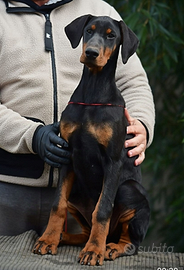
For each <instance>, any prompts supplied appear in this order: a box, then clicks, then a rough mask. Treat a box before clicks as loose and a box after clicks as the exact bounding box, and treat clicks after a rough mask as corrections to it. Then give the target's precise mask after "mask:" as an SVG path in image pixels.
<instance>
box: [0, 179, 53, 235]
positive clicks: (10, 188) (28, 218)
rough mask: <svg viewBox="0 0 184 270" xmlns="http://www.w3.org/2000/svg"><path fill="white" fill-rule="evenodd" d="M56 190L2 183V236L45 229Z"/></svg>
mask: <svg viewBox="0 0 184 270" xmlns="http://www.w3.org/2000/svg"><path fill="white" fill-rule="evenodd" d="M54 194H55V188H39V187H28V186H21V185H15V184H8V183H3V182H0V235H17V234H21V233H23V232H25V231H27V230H35V231H36V232H37V233H38V234H41V233H42V232H43V230H44V229H45V227H46V225H47V222H48V218H49V214H50V210H51V206H52V203H53V200H54Z"/></svg>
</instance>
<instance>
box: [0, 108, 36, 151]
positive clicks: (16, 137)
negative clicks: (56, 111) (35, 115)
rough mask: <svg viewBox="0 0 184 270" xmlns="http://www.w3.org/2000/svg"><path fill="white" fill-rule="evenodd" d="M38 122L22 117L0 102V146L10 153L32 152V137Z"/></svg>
mask: <svg viewBox="0 0 184 270" xmlns="http://www.w3.org/2000/svg"><path fill="white" fill-rule="evenodd" d="M40 124H41V123H40V122H35V121H32V120H30V119H26V118H25V117H22V116H21V115H20V114H19V113H16V112H14V111H13V110H11V109H8V108H7V107H6V106H4V105H2V104H1V103H0V127H1V134H0V148H2V149H3V150H5V151H8V152H10V153H19V154H21V153H23V154H28V153H34V152H33V149H32V138H33V134H34V132H35V130H36V128H37V127H38V126H39V125H40Z"/></svg>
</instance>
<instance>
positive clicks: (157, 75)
mask: <svg viewBox="0 0 184 270" xmlns="http://www.w3.org/2000/svg"><path fill="white" fill-rule="evenodd" d="M107 2H109V3H110V4H111V5H113V6H114V7H115V8H116V9H117V11H118V12H119V13H120V14H121V16H122V18H123V19H124V20H125V22H126V23H127V25H128V26H129V27H130V28H131V29H132V30H133V31H134V32H135V33H136V34H137V36H138V37H139V39H140V46H139V49H138V55H139V57H140V59H141V61H142V63H143V66H144V68H145V69H146V71H147V74H148V78H149V80H150V85H151V87H152V90H153V95H154V99H155V106H156V126H155V137H154V141H153V144H152V146H151V147H150V148H149V149H148V150H147V152H146V155H147V157H146V160H145V162H144V163H143V171H144V174H146V175H147V173H148V172H149V177H150V178H151V180H150V181H149V188H150V191H149V194H150V198H151V207H152V232H153V233H154V234H156V237H158V238H159V239H161V241H164V242H162V243H166V244H167V246H169V245H170V246H174V247H175V248H174V251H180V252H183V251H184V234H183V227H184V31H183V29H184V17H183V14H184V4H183V0H177V1H172V0H161V1H158V0H136V1H133V0H124V1H121V0H119V1H118V0H107Z"/></svg>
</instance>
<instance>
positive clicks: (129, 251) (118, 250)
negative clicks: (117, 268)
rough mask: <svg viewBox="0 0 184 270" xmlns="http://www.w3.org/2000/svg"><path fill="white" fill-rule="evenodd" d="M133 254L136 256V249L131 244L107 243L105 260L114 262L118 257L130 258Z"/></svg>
mask: <svg viewBox="0 0 184 270" xmlns="http://www.w3.org/2000/svg"><path fill="white" fill-rule="evenodd" d="M134 254H136V247H135V246H134V245H133V244H131V243H130V244H126V243H121V244H114V243H109V244H107V246H106V252H105V260H115V259H116V258H118V257H122V256H131V255H134Z"/></svg>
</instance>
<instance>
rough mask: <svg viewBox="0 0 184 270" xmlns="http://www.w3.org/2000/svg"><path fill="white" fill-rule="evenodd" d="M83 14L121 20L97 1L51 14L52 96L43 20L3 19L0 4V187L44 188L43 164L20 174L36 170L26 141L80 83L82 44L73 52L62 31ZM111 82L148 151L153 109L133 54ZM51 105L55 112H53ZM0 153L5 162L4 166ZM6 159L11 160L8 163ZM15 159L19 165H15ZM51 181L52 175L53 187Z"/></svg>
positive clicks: (24, 15) (36, 15)
mask: <svg viewBox="0 0 184 270" xmlns="http://www.w3.org/2000/svg"><path fill="white" fill-rule="evenodd" d="M9 6H10V7H28V6H27V5H26V4H25V3H21V2H18V1H11V2H9ZM89 13H90V14H93V15H95V16H98V15H107V16H111V17H112V18H114V19H116V20H121V17H120V16H119V14H118V13H117V12H116V11H115V9H114V8H113V7H111V6H109V5H108V4H107V3H106V2H104V1H101V0H73V1H71V2H69V3H66V4H64V5H61V6H59V7H57V8H55V9H53V10H52V12H51V14H50V21H51V23H52V36H53V45H54V59H55V69H56V76H57V78H56V79H57V88H56V89H55V90H56V91H57V93H56V91H55V96H54V89H53V66H52V65H53V62H52V61H51V52H50V51H46V50H45V44H44V35H45V21H46V18H45V16H44V14H42V13H40V12H38V11H37V12H31V13H30V12H29V13H28V12H21V13H7V12H6V6H5V3H4V2H3V1H0V14H1V15H0V63H1V64H0V148H1V149H3V150H2V153H0V155H1V157H0V163H1V164H3V166H5V167H6V170H5V171H6V172H5V173H4V170H1V165H0V181H5V182H10V183H16V184H22V185H29V186H47V185H48V181H49V171H50V167H49V166H48V165H47V164H42V167H43V168H42V169H43V171H42V170H41V171H40V172H39V173H38V175H36V176H35V175H34V173H33V176H32V174H31V173H30V174H29V173H26V170H28V171H29V170H34V164H38V163H37V161H35V162H36V163H34V162H33V163H32V160H37V159H35V158H38V157H36V156H37V155H35V154H34V152H33V149H32V138H33V134H34V132H35V130H36V128H37V127H38V125H40V123H44V124H45V125H47V124H51V123H53V121H54V110H55V113H57V119H58V120H59V119H60V115H61V112H62V111H63V110H64V108H65V106H66V104H67V102H68V101H69V99H70V96H71V94H72V93H73V91H74V90H75V88H76V86H77V84H78V82H79V80H80V77H81V74H82V69H83V65H82V64H81V63H80V61H79V58H80V55H81V52H82V46H81V44H82V43H80V45H79V46H78V47H77V48H76V49H74V50H73V49H72V48H71V46H70V43H69V40H68V39H67V37H66V35H65V33H64V27H65V26H66V25H67V24H69V23H70V22H71V21H72V20H74V19H75V18H77V17H79V16H81V15H84V14H89ZM116 82H117V86H118V88H119V89H120V91H121V92H122V95H123V97H124V99H125V102H126V106H127V109H128V111H129V113H130V115H131V116H132V117H134V118H137V119H139V120H141V121H142V122H143V123H144V124H145V125H146V127H147V129H148V133H149V141H148V146H149V145H150V144H151V142H152V139H153V129H154V121H155V113H154V103H153V96H152V92H151V89H150V87H149V84H148V80H147V76H146V74H145V71H144V69H143V67H142V65H141V62H140V60H139V58H138V57H137V55H136V54H134V55H133V56H132V57H131V58H130V59H129V61H128V63H127V64H125V65H124V64H123V63H122V60H121V57H119V60H118V67H117V72H116ZM54 98H55V99H54ZM54 100H55V104H56V103H57V108H54ZM56 109H57V110H56ZM35 120H37V121H38V122H35ZM55 120H56V119H55ZM4 151H6V153H5V154H6V155H7V157H8V158H7V159H6V160H5V161H4V157H3V155H4ZM9 153H12V154H13V155H11V154H10V157H9V155H8V154H9ZM31 154H32V155H31ZM19 156H20V157H21V163H20V164H19V165H16V160H17V159H18V158H19ZM16 157H17V159H16ZM24 157H25V158H24ZM27 157H28V159H26V158H27ZM30 157H31V159H30ZM11 158H12V160H11ZM7 160H9V163H8V161H7ZM26 160H27V161H26ZM10 161H11V162H10ZM24 162H25V164H24ZM28 163H29V164H28ZM29 165H30V166H29ZM11 166H20V170H25V173H20V174H19V173H18V175H17V173H16V172H13V173H12V172H11ZM27 167H29V168H27ZM30 168H31V169H30ZM15 171H16V170H15ZM57 177H58V174H57V170H55V172H54V178H53V182H54V184H53V185H54V186H55V185H56V182H57Z"/></svg>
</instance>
